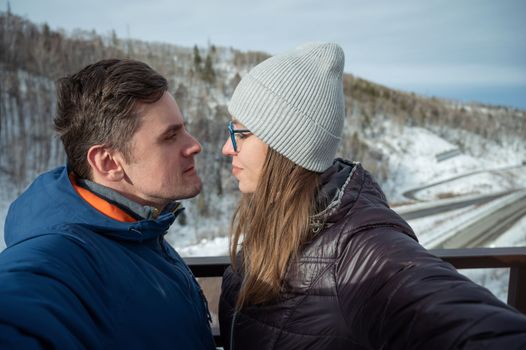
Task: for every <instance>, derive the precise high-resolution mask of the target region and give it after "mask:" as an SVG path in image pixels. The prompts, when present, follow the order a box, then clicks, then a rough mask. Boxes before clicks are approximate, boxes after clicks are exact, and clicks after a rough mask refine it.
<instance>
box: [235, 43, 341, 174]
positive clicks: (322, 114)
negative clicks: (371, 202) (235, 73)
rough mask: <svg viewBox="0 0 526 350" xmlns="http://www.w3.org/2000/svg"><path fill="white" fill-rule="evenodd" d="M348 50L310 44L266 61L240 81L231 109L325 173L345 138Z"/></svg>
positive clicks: (272, 142) (281, 149)
mask: <svg viewBox="0 0 526 350" xmlns="http://www.w3.org/2000/svg"><path fill="white" fill-rule="evenodd" d="M344 61H345V59H344V54H343V50H342V49H341V47H340V46H338V45H337V44H333V43H309V44H305V45H302V46H300V47H298V48H296V49H294V50H291V51H288V52H286V53H284V54H280V55H276V56H273V57H270V58H269V59H267V60H265V61H263V62H261V63H260V64H258V65H257V66H255V67H254V68H252V70H250V72H249V73H247V74H246V75H245V76H244V77H243V79H241V81H240V82H239V84H238V86H237V88H236V89H235V91H234V94H233V96H232V99H231V100H230V103H229V104H228V111H229V112H230V114H231V115H232V116H233V117H234V118H235V119H237V120H238V121H239V122H240V123H242V124H244V125H245V127H246V128H247V129H249V130H250V131H251V132H252V133H254V134H255V135H256V136H257V137H258V138H260V139H261V140H262V141H263V142H265V143H266V144H267V145H269V147H271V148H272V149H274V150H275V151H276V152H278V153H280V154H281V155H283V156H285V157H286V158H288V159H290V160H291V161H293V162H294V163H295V164H297V165H300V166H301V167H303V168H305V169H308V170H311V171H315V172H323V171H324V170H326V169H327V168H328V167H329V166H330V165H331V164H332V161H333V159H334V157H335V155H336V149H337V148H338V145H339V142H340V140H341V133H342V129H343V120H344V118H345V101H344V95H343V83H342V76H343V66H344Z"/></svg>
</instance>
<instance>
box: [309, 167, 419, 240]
mask: <svg viewBox="0 0 526 350" xmlns="http://www.w3.org/2000/svg"><path fill="white" fill-rule="evenodd" d="M318 198H319V199H320V201H322V202H323V203H328V204H327V205H325V206H324V207H325V209H324V210H323V211H322V212H320V213H319V214H317V215H316V216H315V217H314V220H313V224H314V226H316V225H323V226H331V225H333V224H334V223H337V222H339V221H341V220H342V219H343V218H344V217H346V216H352V220H349V221H348V222H350V223H351V225H352V228H351V229H352V231H358V230H360V229H362V228H368V227H374V226H393V227H397V228H398V229H400V230H401V231H402V232H404V233H405V234H407V235H409V236H411V237H412V238H414V239H415V240H416V239H417V238H416V236H415V234H414V232H413V230H412V229H411V227H410V226H409V225H408V224H407V223H406V221H405V220H404V219H402V218H401V217H400V216H399V215H398V214H397V213H395V212H394V211H393V210H392V209H390V208H389V205H388V204H387V199H386V197H385V194H384V193H383V191H382V190H381V188H380V186H379V185H378V184H377V183H376V181H375V180H374V179H373V177H372V176H371V174H369V172H367V171H366V170H365V169H364V168H363V167H362V165H361V164H360V163H357V162H350V161H346V160H343V159H341V158H338V159H335V160H334V162H333V164H332V166H331V167H330V168H329V169H327V170H326V171H325V172H324V173H323V174H322V175H321V188H320V192H319V195H318Z"/></svg>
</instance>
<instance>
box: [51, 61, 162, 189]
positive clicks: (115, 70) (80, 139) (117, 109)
mask: <svg viewBox="0 0 526 350" xmlns="http://www.w3.org/2000/svg"><path fill="white" fill-rule="evenodd" d="M167 89H168V82H167V81H166V79H165V78H164V77H163V76H161V75H160V74H159V73H157V72H156V71H154V70H153V69H152V68H151V67H150V66H148V65H147V64H145V63H143V62H139V61H134V60H129V59H123V60H121V59H108V60H102V61H99V62H97V63H94V64H91V65H89V66H87V67H85V68H83V69H82V70H81V71H80V72H78V73H76V74H73V75H71V76H66V77H64V78H61V79H59V80H58V81H57V100H58V102H57V104H58V106H57V115H56V117H55V120H54V123H55V130H56V131H57V132H58V133H59V134H60V138H61V140H62V143H63V144H64V148H65V151H66V155H67V157H68V166H69V167H70V170H73V171H74V172H75V173H76V175H77V176H79V177H80V178H84V179H91V168H90V165H89V163H88V160H87V153H88V150H89V149H90V147H92V146H94V145H105V146H106V147H109V148H111V149H114V150H117V151H119V152H121V153H122V154H123V156H124V158H125V159H126V160H127V161H129V160H130V159H131V152H130V140H131V138H132V136H133V134H134V133H135V132H136V131H137V129H138V128H139V126H140V125H141V123H140V119H141V118H140V115H139V114H138V109H137V103H139V102H140V103H154V102H157V101H158V100H159V99H160V98H161V97H162V96H163V94H164V92H165V91H167Z"/></svg>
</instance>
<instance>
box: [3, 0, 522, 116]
mask: <svg viewBox="0 0 526 350" xmlns="http://www.w3.org/2000/svg"><path fill="white" fill-rule="evenodd" d="M10 4H11V11H12V12H13V13H15V14H18V15H22V16H25V17H27V18H29V19H30V20H32V21H34V22H37V23H43V22H47V23H48V24H49V25H50V26H51V27H52V28H64V29H66V30H72V29H74V28H83V29H88V30H91V29H95V30H96V31H97V32H99V33H103V34H104V33H109V32H110V30H111V29H114V30H115V31H116V32H117V35H118V36H120V37H128V36H130V37H133V38H138V39H143V40H150V41H161V42H169V43H174V44H178V45H184V46H193V45H194V44H197V45H199V46H206V45H207V44H208V43H209V42H211V43H213V44H215V45H217V46H228V47H230V46H232V47H235V48H238V49H243V50H259V51H266V52H269V53H278V52H281V51H284V50H287V49H289V48H292V47H294V46H296V45H298V44H301V43H304V42H307V41H334V42H337V43H339V44H340V45H341V46H342V47H343V49H344V51H345V54H346V66H345V70H346V71H347V72H349V73H352V74H355V75H358V76H360V77H363V78H365V79H369V80H372V81H374V82H377V83H381V84H384V85H387V86H389V87H393V88H398V89H402V90H406V91H414V92H416V93H419V94H423V95H434V96H439V97H446V98H451V99H457V100H465V101H470V100H478V101H481V102H484V103H489V104H500V105H509V106H515V107H520V108H523V109H526V1H524V0H457V1H451V0H450V1H448V0H426V1H422V0H398V1H389V0H378V1H363V0H318V1H314V0H303V1H302V0H265V1H263V0H221V1H219V0H215V1H214V0H191V1H188V0H187V1H180V0H151V1H146V0H90V1H73V0H46V1H35V0H11V1H10ZM6 9H7V0H0V10H2V11H5V10H6Z"/></svg>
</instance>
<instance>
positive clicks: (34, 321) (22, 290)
mask: <svg viewBox="0 0 526 350" xmlns="http://www.w3.org/2000/svg"><path fill="white" fill-rule="evenodd" d="M89 259H90V258H89V256H87V254H85V252H84V251H83V249H81V248H80V247H79V245H78V242H74V241H72V240H70V239H68V238H65V237H63V236H59V235H45V236H40V237H37V238H34V239H31V240H28V241H26V242H23V243H20V244H18V245H16V246H13V247H10V248H7V249H6V250H5V251H4V252H2V254H1V255H0V345H2V346H0V347H1V348H2V349H3V348H4V344H5V348H11V347H10V346H9V344H16V346H15V347H13V348H17V349H22V348H23V349H25V348H26V347H25V346H21V344H27V348H29V349H32V348H35V349H38V348H57V349H84V348H94V347H97V346H99V347H100V344H98V343H97V342H98V341H100V337H98V336H97V334H95V333H94V330H95V329H97V327H100V326H101V325H96V324H95V323H96V319H97V317H96V314H97V312H98V311H97V310H95V309H94V305H95V303H96V302H100V301H98V300H96V299H93V298H91V297H92V295H90V292H89V290H91V289H92V288H89V285H88V284H89V283H90V281H89V278H86V276H85V275H84V273H85V272H86V271H80V270H79V266H82V267H83V269H90V268H92V265H91V264H90V263H89ZM88 274H89V273H88ZM101 288H103V286H101ZM90 298H91V299H90Z"/></svg>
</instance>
